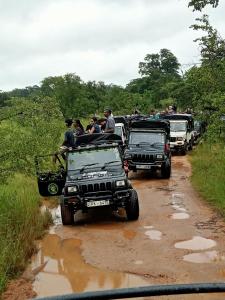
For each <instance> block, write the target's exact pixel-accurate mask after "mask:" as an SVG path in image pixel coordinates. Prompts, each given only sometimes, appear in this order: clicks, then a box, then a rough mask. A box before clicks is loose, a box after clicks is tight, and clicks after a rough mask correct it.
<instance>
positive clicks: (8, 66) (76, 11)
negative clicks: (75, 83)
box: [0, 0, 225, 90]
mask: <svg viewBox="0 0 225 300" xmlns="http://www.w3.org/2000/svg"><path fill="white" fill-rule="evenodd" d="M224 2H225V0H222V2H221V3H220V6H219V7H218V8H217V9H215V10H213V9H209V12H210V15H211V19H212V21H213V24H216V26H217V25H218V29H219V31H220V33H221V34H222V35H223V34H224V35H225V32H224V19H223V15H222V10H223V9H224V7H225V3H224ZM196 16H197V15H196V14H193V13H192V12H191V10H190V9H188V8H187V2H186V1H183V0H160V1H159V0H123V1H119V0H107V1H104V0H54V1H53V0H39V1H34V0H29V1H28V0H26V1H25V0H20V1H16V0H9V1H7V2H6V1H4V0H0V39H1V47H0V65H1V68H0V89H2V90H8V89H12V88H15V87H25V86H27V85H32V84H38V83H39V82H40V81H41V80H42V79H43V78H44V77H47V76H50V75H52V76H54V75H62V74H65V73H68V72H75V73H76V74H77V75H79V76H81V78H82V79H84V80H103V81H106V82H107V83H111V82H112V83H115V84H121V85H125V84H126V83H128V82H129V80H131V79H132V78H135V77H137V76H138V63H139V61H141V60H143V59H144V56H145V55H146V54H147V53H153V52H158V51H159V50H160V49H161V48H168V49H170V50H171V51H172V52H173V53H174V54H175V55H176V56H177V57H178V59H179V61H180V62H181V63H182V64H183V63H189V62H195V61H197V60H198V50H197V45H195V44H194V43H193V39H194V37H196V33H194V32H193V31H192V30H191V29H188V27H189V26H190V25H191V24H193V23H194V19H195V17H196Z"/></svg>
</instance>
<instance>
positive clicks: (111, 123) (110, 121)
mask: <svg viewBox="0 0 225 300" xmlns="http://www.w3.org/2000/svg"><path fill="white" fill-rule="evenodd" d="M104 116H105V117H106V119H107V120H106V126H105V130H104V132H105V133H114V132H115V120H114V118H113V116H112V111H111V109H109V108H107V109H105V110H104Z"/></svg>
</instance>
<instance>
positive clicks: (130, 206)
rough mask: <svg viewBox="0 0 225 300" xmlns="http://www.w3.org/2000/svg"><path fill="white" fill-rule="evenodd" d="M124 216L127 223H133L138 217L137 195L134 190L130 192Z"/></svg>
mask: <svg viewBox="0 0 225 300" xmlns="http://www.w3.org/2000/svg"><path fill="white" fill-rule="evenodd" d="M125 209H126V214H127V219H128V220H129V221H135V220H137V219H138V217H139V203H138V195H137V192H136V191H135V190H131V196H130V199H129V201H128V203H127V204H126V208H125Z"/></svg>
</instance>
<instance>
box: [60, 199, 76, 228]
mask: <svg viewBox="0 0 225 300" xmlns="http://www.w3.org/2000/svg"><path fill="white" fill-rule="evenodd" d="M60 208H61V217H62V223H63V225H72V224H74V213H73V210H72V209H71V208H70V207H69V206H66V205H64V204H63V203H61V204H60Z"/></svg>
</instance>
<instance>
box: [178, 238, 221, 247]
mask: <svg viewBox="0 0 225 300" xmlns="http://www.w3.org/2000/svg"><path fill="white" fill-rule="evenodd" d="M215 246H216V242H215V241H213V240H210V239H206V238H203V237H201V236H194V237H193V238H192V239H191V240H188V241H183V242H178V243H176V244H175V248H179V249H188V250H205V249H209V248H212V247H215Z"/></svg>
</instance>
